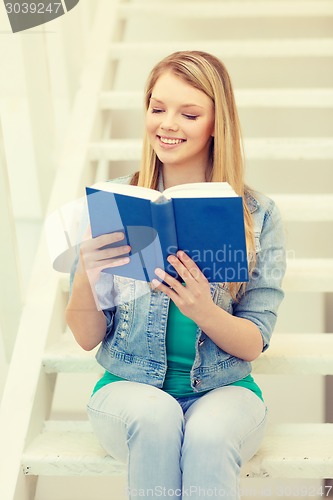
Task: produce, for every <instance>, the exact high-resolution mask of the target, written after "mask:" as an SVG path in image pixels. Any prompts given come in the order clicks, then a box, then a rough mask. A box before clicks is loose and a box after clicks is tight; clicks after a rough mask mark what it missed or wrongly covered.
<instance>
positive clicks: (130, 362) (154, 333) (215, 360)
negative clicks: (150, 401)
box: [71, 176, 286, 392]
mask: <svg viewBox="0 0 333 500" xmlns="http://www.w3.org/2000/svg"><path fill="white" fill-rule="evenodd" d="M130 179H131V176H126V177H121V178H118V179H114V181H113V182H123V183H128V182H129V181H130ZM246 202H247V205H248V207H249V209H250V212H251V213H252V217H253V222H254V232H255V249H256V258H257V262H256V268H255V270H254V271H253V273H252V275H251V277H250V280H249V282H248V283H247V286H246V291H245V294H243V296H242V297H241V299H240V300H239V301H238V302H236V301H234V300H233V299H232V297H231V295H230V293H229V287H228V283H210V292H211V295H212V298H213V301H214V302H215V304H217V305H218V306H219V307H221V308H223V309H224V310H225V311H227V312H228V313H230V314H233V315H234V316H237V317H239V318H245V319H248V320H250V321H252V322H253V323H254V324H255V325H257V327H258V328H259V330H260V332H261V335H262V338H263V351H264V350H266V349H267V347H268V345H269V341H270V338H271V335H272V331H273V328H274V326H275V323H276V315H277V310H278V307H279V305H280V303H281V300H282V299H283V296H284V293H283V291H282V289H281V282H282V279H283V276H284V273H285V269H286V260H285V247H284V231H283V226H282V222H281V218H280V214H279V211H278V209H277V207H276V205H275V204H274V202H273V201H272V200H271V199H269V198H267V197H266V196H264V195H262V194H259V193H254V192H252V191H251V193H250V192H247V193H246ZM74 270H75V266H74V268H73V271H72V278H71V279H73V272H74ZM96 293H97V296H98V300H99V304H100V307H101V309H102V310H103V312H104V314H105V316H106V320H107V329H106V335H105V337H104V340H103V342H102V344H101V345H100V348H99V350H98V352H97V354H96V359H97V361H98V362H99V363H100V364H101V365H102V366H103V368H105V369H106V370H108V371H109V372H111V373H113V374H115V375H118V376H119V377H123V378H126V379H127V380H132V381H137V382H142V383H146V384H150V385H154V386H156V387H159V388H161V387H162V386H163V381H164V377H165V373H166V370H167V359H166V339H165V334H166V326H167V319H168V308H169V300H170V299H169V297H168V296H167V295H165V294H164V293H163V292H161V291H158V290H152V289H151V287H150V285H149V284H148V283H146V282H143V281H137V280H133V279H130V278H124V277H120V276H116V275H111V274H108V273H101V275H100V279H99V281H98V283H97V285H96ZM250 372H251V363H250V362H247V361H244V360H242V359H240V358H237V357H235V356H232V355H230V354H229V353H227V352H225V351H223V350H222V349H221V348H220V347H218V346H217V345H216V344H215V343H214V342H213V341H212V340H211V339H210V338H209V337H208V335H206V333H205V332H204V331H202V330H201V329H200V328H199V327H198V328H197V332H196V356H195V360H194V363H193V366H192V369H191V386H192V388H193V390H194V391H195V392H201V391H207V390H210V389H214V388H216V387H220V386H223V385H227V384H230V383H232V382H236V381H238V380H240V379H242V378H244V377H245V376H247V375H248V374H249V373H250Z"/></svg>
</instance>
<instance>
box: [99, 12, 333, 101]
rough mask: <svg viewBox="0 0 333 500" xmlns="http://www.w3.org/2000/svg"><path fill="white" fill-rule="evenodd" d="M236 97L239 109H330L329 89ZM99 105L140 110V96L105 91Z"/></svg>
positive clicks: (264, 91)
mask: <svg viewBox="0 0 333 500" xmlns="http://www.w3.org/2000/svg"><path fill="white" fill-rule="evenodd" d="M124 5H125V4H124ZM332 7H333V4H332ZM235 98H236V102H237V106H238V107H239V108H288V109H289V108H290V109H291V108H304V109H308V108H324V109H328V108H333V89H331V88H311V89H306V88H298V89H295V88H289V89H288V88H285V89H284V88H276V89H267V88H262V89H260V88H256V89H238V90H237V89H235ZM100 106H101V109H103V110H116V109H122V110H124V109H130V110H132V109H142V110H143V107H144V106H143V93H142V92H139V91H127V92H125V91H105V92H102V94H101V97H100Z"/></svg>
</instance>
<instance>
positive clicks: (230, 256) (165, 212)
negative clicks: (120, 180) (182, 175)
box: [86, 182, 248, 282]
mask: <svg viewBox="0 0 333 500" xmlns="http://www.w3.org/2000/svg"><path fill="white" fill-rule="evenodd" d="M86 194H87V203H88V211H89V218H90V225H91V231H92V236H93V237H96V236H100V235H101V234H106V233H112V232H114V231H122V232H124V233H125V238H124V240H122V241H120V242H117V243H115V244H113V246H122V245H125V244H128V245H130V246H131V252H130V253H129V256H130V262H129V263H128V264H125V265H122V266H116V267H111V268H108V269H106V270H104V272H109V273H112V274H115V275H118V276H123V277H128V278H133V279H137V280H144V281H148V282H149V281H151V280H152V279H153V278H157V276H156V274H155V269H156V267H160V268H162V269H164V270H165V271H166V272H167V273H169V274H171V275H172V276H173V277H175V278H177V279H181V278H180V277H179V276H178V275H177V273H176V271H175V269H174V268H173V267H172V265H171V264H169V262H168V261H167V260H166V259H167V257H168V255H170V254H176V252H177V251H178V250H184V251H185V252H186V253H187V254H188V255H189V256H190V257H191V258H192V259H193V260H194V261H195V262H196V264H197V265H198V267H199V268H200V270H201V271H202V272H203V274H204V275H205V276H206V278H207V279H208V280H209V281H210V282H232V281H234V282H245V281H248V263H247V252H246V243H245V231H244V213H243V200H242V197H241V196H238V195H237V194H236V193H235V192H234V191H233V189H232V188H231V186H230V185H229V184H228V183H226V182H200V183H190V184H180V185H178V186H174V187H171V188H168V189H166V190H165V191H163V193H160V192H159V191H155V190H153V189H149V188H143V187H138V186H131V185H127V184H117V183H114V182H102V183H98V184H95V185H93V186H92V187H87V188H86Z"/></svg>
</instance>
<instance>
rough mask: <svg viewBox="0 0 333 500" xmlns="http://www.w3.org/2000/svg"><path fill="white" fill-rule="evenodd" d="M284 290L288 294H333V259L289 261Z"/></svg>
mask: <svg viewBox="0 0 333 500" xmlns="http://www.w3.org/2000/svg"><path fill="white" fill-rule="evenodd" d="M283 288H284V290H286V291H288V292H299V291H303V292H333V259H293V260H292V259H289V260H288V264H287V272H286V276H285V278H284V281H283Z"/></svg>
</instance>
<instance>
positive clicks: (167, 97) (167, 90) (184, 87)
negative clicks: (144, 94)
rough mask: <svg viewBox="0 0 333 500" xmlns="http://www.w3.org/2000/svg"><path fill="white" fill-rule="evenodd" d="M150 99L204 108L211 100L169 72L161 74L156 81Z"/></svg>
mask: <svg viewBox="0 0 333 500" xmlns="http://www.w3.org/2000/svg"><path fill="white" fill-rule="evenodd" d="M151 99H155V100H156V101H160V102H166V101H171V100H172V101H173V102H179V103H180V102H181V103H182V104H186V105H201V106H206V105H208V104H210V103H211V99H210V98H209V97H208V96H207V95H206V94H205V93H204V92H203V91H202V90H199V89H198V88H196V87H194V86H192V85H191V84H189V83H188V82H185V81H184V80H183V79H182V78H181V77H179V76H176V75H174V74H173V73H171V72H166V73H162V75H160V76H159V78H158V79H157V80H156V82H155V85H154V86H153V89H152V94H151Z"/></svg>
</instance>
